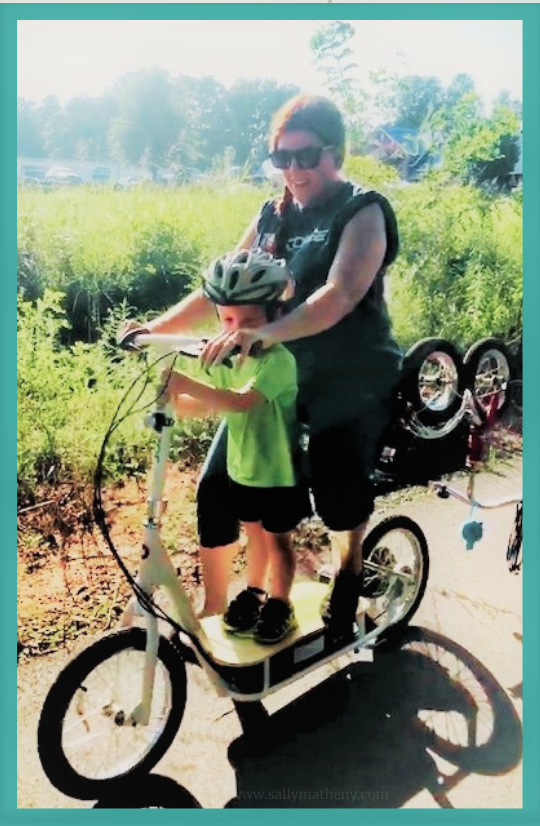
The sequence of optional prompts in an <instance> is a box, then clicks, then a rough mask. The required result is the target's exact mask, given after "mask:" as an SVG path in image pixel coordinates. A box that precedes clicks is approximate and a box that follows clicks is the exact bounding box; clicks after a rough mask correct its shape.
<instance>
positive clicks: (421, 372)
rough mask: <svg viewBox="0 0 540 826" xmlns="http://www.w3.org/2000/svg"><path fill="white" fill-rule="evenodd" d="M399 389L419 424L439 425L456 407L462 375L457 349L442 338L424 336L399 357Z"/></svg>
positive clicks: (459, 397)
mask: <svg viewBox="0 0 540 826" xmlns="http://www.w3.org/2000/svg"><path fill="white" fill-rule="evenodd" d="M402 376H403V377H402V379H401V381H400V391H401V395H402V397H403V400H404V401H405V402H408V403H410V404H411V405H412V408H413V410H414V413H415V416H416V418H417V419H418V421H419V422H420V424H422V425H425V426H427V427H429V426H440V425H442V424H444V423H445V422H447V421H449V420H450V419H451V418H452V417H453V416H454V415H455V414H456V413H457V411H458V410H459V408H460V407H461V404H462V400H463V391H464V390H465V375H464V371H463V365H462V361H461V354H460V352H459V350H458V349H457V348H456V347H454V345H453V344H451V343H450V342H449V341H446V339H443V338H424V339H421V340H420V341H418V342H417V343H416V344H415V345H414V346H413V347H411V349H410V350H409V351H408V352H407V353H406V355H405V358H404V359H403V367H402Z"/></svg>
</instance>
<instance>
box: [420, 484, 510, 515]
mask: <svg viewBox="0 0 540 826" xmlns="http://www.w3.org/2000/svg"><path fill="white" fill-rule="evenodd" d="M428 486H429V487H430V488H431V490H434V491H435V493H436V494H437V496H440V497H441V499H448V498H449V497H450V496H452V497H453V498H454V499H459V501H460V502H465V504H466V505H471V506H472V507H474V508H481V509H484V510H491V509H494V508H504V507H506V506H507V505H518V504H519V503H520V502H521V501H522V499H523V495H522V494H519V496H518V495H516V496H510V497H508V498H506V499H495V500H494V501H492V502H479V501H478V500H477V499H475V498H474V497H473V496H468V495H467V494H465V493H461V491H459V490H456V488H452V487H450V486H449V485H446V484H445V483H444V482H429V483H428Z"/></svg>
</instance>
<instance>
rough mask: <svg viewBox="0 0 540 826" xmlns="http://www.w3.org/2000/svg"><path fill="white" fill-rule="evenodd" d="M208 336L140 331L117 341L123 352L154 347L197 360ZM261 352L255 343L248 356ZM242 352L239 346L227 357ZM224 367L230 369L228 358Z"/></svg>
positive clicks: (224, 361) (258, 342) (224, 360)
mask: <svg viewBox="0 0 540 826" xmlns="http://www.w3.org/2000/svg"><path fill="white" fill-rule="evenodd" d="M209 340H210V339H209V336H186V335H183V334H182V335H181V334H179V333H147V332H146V331H141V330H140V329H135V330H130V331H129V332H128V333H126V334H125V335H124V336H122V338H121V339H119V341H118V345H119V346H120V347H121V348H122V349H123V350H140V349H142V348H143V347H151V346H156V347H158V348H159V349H161V350H162V351H163V352H165V353H167V354H171V353H180V354H181V355H183V356H190V357H191V358H199V356H200V355H201V351H202V349H203V347H204V345H205V344H207V343H208V341H209ZM261 350H262V342H260V341H256V342H255V343H254V344H252V346H251V350H250V355H252V356H256V355H258V353H260V351H261ZM241 351H242V348H241V347H240V346H239V345H236V347H233V349H232V350H231V352H230V354H229V356H236V355H238V353H240V352H241ZM221 363H222V364H223V365H224V366H225V367H232V361H231V360H230V357H227V358H224V359H223V361H222V362H221Z"/></svg>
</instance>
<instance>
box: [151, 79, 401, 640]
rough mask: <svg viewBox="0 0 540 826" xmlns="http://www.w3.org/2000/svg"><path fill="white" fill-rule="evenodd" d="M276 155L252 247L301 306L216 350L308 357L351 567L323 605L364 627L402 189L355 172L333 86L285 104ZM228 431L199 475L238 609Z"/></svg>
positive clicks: (319, 498) (307, 372)
mask: <svg viewBox="0 0 540 826" xmlns="http://www.w3.org/2000/svg"><path fill="white" fill-rule="evenodd" d="M270 150H271V154H270V157H271V159H272V162H273V163H274V165H275V166H276V167H277V168H279V169H282V170H283V176H284V179H285V190H284V193H283V195H282V196H281V197H280V198H278V199H277V200H275V201H271V202H268V203H266V204H264V206H263V207H262V209H261V211H260V212H259V214H258V215H257V216H256V217H255V218H254V220H253V222H252V223H251V225H250V226H249V228H248V229H247V231H246V232H245V234H244V235H243V237H242V238H241V240H240V243H239V244H238V249H248V248H250V247H257V246H258V247H261V248H262V249H264V250H266V251H269V252H272V253H273V254H274V255H276V256H279V257H283V258H285V260H286V262H287V265H288V267H289V269H290V271H291V273H292V276H293V279H294V287H295V289H294V295H293V296H292V298H291V299H290V300H289V302H288V313H287V314H286V315H284V316H283V317H281V318H279V319H277V320H275V321H272V322H271V323H268V324H266V325H264V326H263V327H260V328H258V329H257V330H256V331H254V330H248V329H238V330H235V331H232V332H224V333H221V334H219V335H217V336H216V337H215V338H214V339H212V340H211V341H210V342H209V344H208V346H207V347H206V350H205V352H204V354H203V360H204V361H205V362H206V364H207V365H211V364H214V363H219V362H220V361H221V360H222V359H223V358H225V356H226V355H227V354H228V353H230V351H231V350H232V349H233V347H236V346H240V348H241V351H242V355H247V354H248V353H249V351H250V349H251V347H252V345H253V344H254V343H255V342H256V341H262V343H263V346H271V345H272V344H274V343H276V342H281V343H285V344H286V345H287V347H288V348H289V349H290V350H291V352H292V353H293V354H294V356H295V357H296V361H297V368H298V384H299V396H298V401H299V410H300V412H301V416H302V417H303V418H304V419H305V421H306V423H307V425H308V428H309V434H310V441H309V460H310V475H311V484H312V488H313V493H314V498H315V504H316V508H317V512H318V513H319V515H320V517H321V518H322V519H323V521H324V523H325V524H326V526H327V527H328V529H329V530H330V532H331V535H332V544H333V549H334V552H335V556H337V554H338V553H339V563H338V564H337V565H336V568H339V572H338V573H337V576H336V578H335V581H334V584H333V588H332V591H331V594H330V597H329V600H328V602H327V604H326V606H325V609H324V613H323V617H324V619H325V622H326V623H327V625H328V626H329V629H330V631H331V633H332V635H333V636H336V637H339V638H341V637H344V636H345V637H346V636H349V635H350V634H351V633H353V631H354V628H355V618H356V610H357V605H358V598H359V595H360V592H361V576H360V574H361V571H362V539H363V536H364V534H365V531H366V527H367V523H368V520H369V517H370V515H371V513H372V511H373V500H374V493H373V486H372V484H371V481H370V474H371V471H372V469H373V465H374V462H375V460H376V458H377V448H378V440H379V437H380V435H381V433H382V431H383V429H384V427H385V426H386V424H387V423H388V419H389V401H390V397H391V393H392V389H393V386H394V385H395V382H396V380H397V377H398V373H399V369H400V353H399V349H398V347H397V345H396V343H395V342H394V340H393V338H392V335H391V324H390V320H389V317H388V313H387V309H386V305H385V302H384V297H383V275H384V271H385V269H386V267H387V266H388V265H389V264H391V263H392V261H393V260H394V258H395V256H396V254H397V249H398V234H397V225H396V220H395V216H394V213H393V211H392V208H391V207H390V205H389V204H388V202H387V201H386V200H385V198H383V197H382V196H381V195H379V194H378V193H375V192H372V191H364V190H362V189H361V188H359V187H357V186H355V185H353V184H352V183H350V182H348V181H346V180H345V179H344V177H343V175H342V173H341V171H340V170H341V167H342V164H343V160H344V155H345V130H344V125H343V120H342V117H341V114H340V112H339V110H338V109H337V108H336V107H335V106H334V104H333V103H332V102H331V101H329V100H327V99H326V98H321V97H313V96H308V95H300V96H298V97H295V98H293V99H292V100H290V101H289V102H288V103H286V104H285V105H284V106H283V107H282V108H281V109H280V110H279V111H278V112H277V114H276V115H275V117H274V119H273V122H272V127H271V134H270ZM211 313H212V307H211V305H210V304H209V302H208V301H207V300H206V299H204V297H203V296H202V294H201V292H200V291H198V292H196V293H194V294H192V295H191V296H189V297H188V298H187V299H185V300H184V301H182V302H180V304H178V305H176V307H173V308H172V309H171V310H169V311H168V312H167V313H165V314H164V315H162V316H160V317H159V318H157V319H155V320H154V321H152V322H151V323H150V324H149V325H148V327H149V328H151V330H152V331H153V332H158V331H159V332H171V331H178V332H180V331H183V330H186V329H188V328H191V327H193V326H194V325H196V324H198V323H200V322H202V321H204V320H206V319H207V318H208V316H209V314H211ZM225 450H226V447H225V440H224V439H223V437H222V438H221V439H220V440H219V441H218V442H217V443H215V444H214V445H213V447H212V449H211V451H210V453H209V455H208V457H207V460H206V462H205V465H204V467H203V471H202V475H201V479H200V483H199V488H198V500H197V501H198V518H199V530H200V535H201V537H200V538H201V542H202V544H203V546H204V551H203V554H202V562H203V576H204V579H205V584H206V589H207V595H208V596H207V609H208V607H209V606H210V607H211V608H212V609H215V610H216V611H222V610H224V606H225V604H226V584H227V583H228V578H229V571H230V566H231V561H232V559H233V557H234V553H235V551H236V546H235V543H236V540H237V537H238V527H237V523H236V520H235V518H234V516H233V511H232V508H231V506H230V503H229V501H228V499H227V497H226V495H225V492H224V479H225V478H226V476H225V474H226V457H225Z"/></svg>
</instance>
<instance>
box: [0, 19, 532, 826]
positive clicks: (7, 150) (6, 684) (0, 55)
mask: <svg viewBox="0 0 540 826" xmlns="http://www.w3.org/2000/svg"><path fill="white" fill-rule="evenodd" d="M201 7H203V8H201ZM340 14H341V15H343V18H344V19H347V20H353V19H356V20H374V19H380V18H381V17H382V18H392V19H395V20H425V19H430V20H431V19H438V20H452V19H460V20H461V19H463V20H491V19H498V20H523V23H524V26H523V42H524V127H525V128H524V159H525V167H526V183H525V193H524V200H525V210H524V233H525V236H524V237H525V245H524V295H525V324H524V327H525V332H524V338H525V350H524V369H525V372H526V374H527V383H526V385H525V407H526V415H525V429H524V436H525V445H526V449H525V452H524V469H525V470H524V473H525V482H526V484H525V491H524V498H525V499H526V500H527V502H530V505H527V506H526V513H527V516H526V520H525V541H526V544H528V546H529V547H530V548H531V552H530V556H528V557H527V562H526V569H525V571H526V577H525V576H524V580H523V581H524V587H525V617H524V622H525V626H526V634H525V649H524V650H525V668H524V671H525V680H524V698H525V699H524V705H525V725H524V755H525V758H524V777H525V781H524V808H523V810H509V811H508V812H506V811H504V810H491V809H490V810H479V811H476V810H474V811H473V810H464V811H461V812H458V813H457V814H456V815H455V817H459V819H460V820H461V822H464V821H469V820H471V821H479V822H482V821H483V822H489V823H490V824H493V823H504V822H512V823H514V822H526V823H536V822H540V784H538V781H537V780H536V781H535V780H534V777H535V776H536V777H538V774H539V770H540V765H539V742H540V727H539V713H538V706H539V703H538V699H537V697H538V691H539V688H540V685H539V679H538V677H539V669H540V666H539V662H538V660H539V658H538V651H539V650H540V640H539V627H540V622H539V620H540V616H539V606H540V600H538V598H537V595H536V593H535V589H536V587H537V586H536V583H537V582H538V581H539V579H540V576H539V555H535V554H536V548H538V547H539V546H540V531H539V521H540V508H539V507H538V503H539V502H540V486H539V481H538V476H539V474H538V468H539V467H540V451H539V445H540V436H539V428H538V424H537V421H536V420H537V415H535V414H534V410H535V409H536V410H537V411H538V410H539V409H540V382H539V380H538V378H537V379H536V380H535V379H534V376H535V375H536V376H538V355H540V324H539V323H538V313H539V311H540V277H539V274H540V262H539V252H538V250H539V247H538V244H537V243H535V236H536V237H537V236H538V227H539V226H540V152H539V149H538V147H539V146H540V114H539V113H540V104H539V101H540V89H539V85H540V84H539V79H540V48H539V47H540V7H539V4H537V3H533V4H528V3H516V4H514V3H456V4H454V3H403V4H401V3H389V4H384V5H382V4H377V3H374V4H370V3H357V4H340V3H332V4H327V3H314V4H294V3H290V4H266V3H261V4H258V3H257V4H238V3H237V4H235V3H231V4H218V3H193V4H192V3H173V4H166V3H43V4H41V3H8V4H2V5H1V6H0V40H1V45H2V48H1V50H0V61H1V64H0V65H1V72H0V89H1V93H2V102H3V104H4V105H3V107H2V111H3V114H4V119H3V120H4V128H3V130H2V131H1V133H0V136H1V137H0V141H1V146H2V151H1V152H0V168H1V171H2V173H3V174H2V181H3V182H4V185H3V186H2V188H1V194H0V198H1V209H2V221H0V231H1V233H2V241H3V244H2V250H3V256H2V259H3V263H4V265H5V269H4V276H3V279H2V291H3V296H4V300H3V301H1V302H0V314H1V325H0V333H1V336H2V343H3V347H2V357H1V359H2V360H1V363H2V367H3V374H4V376H3V378H4V384H6V385H7V387H8V393H9V399H8V401H7V403H6V402H5V401H4V403H3V405H2V408H1V409H2V418H3V424H4V427H3V428H2V442H1V457H2V466H3V468H4V474H3V476H4V480H7V478H8V475H9V474H8V473H7V470H8V468H9V470H10V471H11V467H12V466H14V465H15V460H16V448H15V437H14V424H15V419H16V408H15V404H14V400H13V399H14V395H13V396H12V387H13V384H12V382H13V383H14V378H15V372H16V345H15V313H14V311H13V310H12V305H11V300H13V302H14V303H15V294H16V281H15V277H14V275H13V274H14V273H15V272H16V256H15V238H16V211H15V209H14V200H15V198H16V171H15V164H14V163H13V159H14V157H15V155H16V140H15V137H16V117H15V108H14V105H13V104H14V103H15V95H16V92H15V88H16V26H17V20H26V19H36V20H45V19H47V20H61V19H103V20H108V19H109V20H111V19H115V20H121V19H130V20H142V19H156V20H160V19H183V20H184V19H185V20H187V19H209V18H211V19H215V20H225V19H228V20H242V19H259V20H265V19H278V20H284V21H286V20H288V19H289V20H291V19H295V20H302V19H313V18H316V19H318V20H333V19H336V18H338V17H339V15H340ZM12 428H13V429H12ZM8 434H9V435H8ZM12 434H13V436H12ZM5 486H6V490H5V491H4V496H3V497H2V500H1V508H2V516H3V520H2V524H3V526H4V536H3V539H4V545H5V546H6V549H5V552H6V551H8V554H9V556H8V560H7V564H8V566H9V572H8V574H7V575H5V576H4V577H3V578H2V585H1V587H2V592H3V593H2V600H1V601H0V607H1V611H2V620H3V623H2V628H3V631H4V634H5V637H4V640H3V642H4V646H3V647H2V651H1V657H2V668H1V674H2V679H1V681H0V691H1V697H2V700H3V703H2V707H3V708H4V709H5V711H6V712H7V713H6V718H5V720H4V725H3V731H2V736H1V737H0V741H1V746H0V760H1V769H2V771H1V772H0V812H1V813H2V822H3V823H6V824H8V823H15V822H23V821H25V822H26V821H29V820H35V821H36V822H41V823H51V824H58V823H62V822H69V823H70V824H71V823H81V822H83V820H84V818H85V817H88V815H87V814H86V812H85V811H82V810H63V811H59V810H41V809H40V810H17V809H16V799H15V789H16V782H15V781H16V777H15V774H16V768H15V765H16V763H15V760H14V754H13V747H14V745H15V742H16V728H15V704H16V694H15V691H14V680H13V677H12V669H13V665H12V662H13V660H14V654H13V655H12V654H11V653H10V652H11V650H12V649H11V648H10V646H11V644H12V642H11V641H12V640H13V637H14V635H13V634H12V629H13V627H14V625H15V615H16V591H15V587H14V579H15V576H16V568H15V563H14V561H13V556H12V552H11V549H12V548H13V547H15V541H13V544H12V542H11V538H12V532H13V534H15V531H14V530H13V529H12V527H11V526H12V524H13V523H12V522H11V519H12V518H13V517H14V511H15V508H16V502H15V491H14V490H12V489H11V487H10V485H8V484H7V482H6V481H5ZM13 538H14V539H15V537H13ZM8 629H9V634H8ZM13 652H14V648H13ZM12 658H13V660H12ZM366 748H369V744H368V743H367V744H366ZM79 811H81V813H79ZM439 811H440V810H439ZM441 816H442V817H447V815H440V814H437V812H434V811H433V810H429V811H418V810H408V811H405V812H400V813H399V814H396V813H394V811H381V810H377V811H373V810H370V811H369V815H368V813H367V812H359V811H357V810H346V811H340V812H339V814H336V817H339V819H340V820H343V819H347V820H348V821H349V822H352V821H353V820H357V819H358V818H365V819H366V820H367V818H368V817H369V821H370V822H371V821H372V820H377V821H381V820H384V821H389V820H392V819H393V818H397V817H399V818H404V819H405V820H407V821H410V820H411V819H414V820H415V821H421V822H425V821H426V820H430V821H431V820H432V819H433V820H435V819H437V818H438V817H441ZM93 817H94V818H96V819H98V820H99V823H100V824H102V823H109V822H111V823H113V822H114V823H116V822H117V821H118V819H119V818H126V819H127V818H128V817H129V818H130V819H131V818H133V819H134V820H136V821H137V820H139V818H144V819H145V820H146V822H148V818H152V817H155V816H154V815H150V814H144V815H143V813H142V812H137V811H133V810H132V811H131V812H130V814H129V815H127V814H125V813H124V814H122V813H121V812H114V814H113V813H112V812H109V811H107V810H103V811H100V812H96V813H95V814H94V815H93ZM158 817H159V818H160V820H161V822H173V821H177V820H178V817H179V815H178V813H176V812H173V811H169V812H167V811H163V812H162V813H161V814H160V815H159V816H158ZM180 817H182V819H183V820H184V821H186V820H187V819H190V820H192V819H195V818H197V819H201V818H202V819H205V820H209V819H210V820H211V819H213V818H217V817H219V818H222V817H225V818H227V817H228V818H230V819H231V822H233V821H234V822H237V821H244V822H247V819H248V818H250V817H252V812H251V811H249V810H244V811H242V810H235V811H234V812H230V813H229V812H227V811H224V812H219V813H217V814H216V813H214V812H213V810H207V811H197V812H195V813H189V812H188V811H184V812H183V813H182V814H181V815H180ZM256 817H257V820H265V819H268V820H269V819H271V818H273V817H274V814H273V811H272V810H257V814H256ZM279 817H280V819H282V818H287V819H290V821H291V822H292V821H293V818H295V819H296V818H297V817H298V814H297V813H296V811H295V810H285V811H284V810H281V811H280V814H279ZM309 817H310V820H311V819H317V820H318V819H319V818H321V819H322V818H326V814H325V810H310V813H309ZM321 822H322V820H321Z"/></svg>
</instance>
